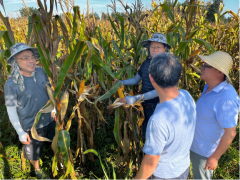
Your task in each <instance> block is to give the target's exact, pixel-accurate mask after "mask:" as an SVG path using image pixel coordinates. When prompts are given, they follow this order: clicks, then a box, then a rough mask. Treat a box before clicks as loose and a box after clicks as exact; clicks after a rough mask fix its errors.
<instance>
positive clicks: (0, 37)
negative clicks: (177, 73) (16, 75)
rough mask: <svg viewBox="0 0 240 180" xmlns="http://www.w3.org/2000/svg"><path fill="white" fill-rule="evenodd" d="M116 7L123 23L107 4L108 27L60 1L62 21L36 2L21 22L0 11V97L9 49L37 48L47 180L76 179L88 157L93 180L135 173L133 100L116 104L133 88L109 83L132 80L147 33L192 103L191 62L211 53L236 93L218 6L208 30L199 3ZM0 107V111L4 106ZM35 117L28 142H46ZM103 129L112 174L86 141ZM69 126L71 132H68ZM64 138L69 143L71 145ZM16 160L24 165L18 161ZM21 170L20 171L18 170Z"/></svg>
mask: <svg viewBox="0 0 240 180" xmlns="http://www.w3.org/2000/svg"><path fill="white" fill-rule="evenodd" d="M118 2H119V3H120V4H121V6H122V8H123V10H124V13H125V15H126V18H124V17H123V16H121V15H119V14H117V11H116V2H115V0H114V1H112V4H111V5H108V7H109V8H110V9H111V10H112V11H113V12H114V13H115V14H116V17H117V18H115V19H114V18H112V17H111V16H110V15H108V20H96V19H95V17H94V16H93V17H92V18H89V10H88V11H87V12H88V14H87V15H86V17H85V16H84V14H82V13H81V12H80V8H79V7H78V6H75V5H74V1H64V2H62V1H61V0H59V3H60V5H61V8H62V10H63V14H62V15H53V8H54V6H55V5H56V3H57V2H56V1H54V0H50V1H46V0H44V4H42V2H41V1H40V0H37V4H38V7H39V12H38V13H36V14H32V15H29V17H28V18H20V17H19V18H8V17H4V16H3V13H2V12H0V18H1V22H0V50H1V54H0V68H1V72H0V75H1V79H0V95H1V97H2V96H3V94H4V83H5V82H6V80H7V76H8V75H9V73H10V71H11V67H10V66H9V65H8V64H7V63H6V59H7V58H8V57H9V56H10V55H11V52H10V47H11V46H12V45H14V44H15V43H17V42H23V43H26V44H28V45H29V46H33V47H37V48H38V51H39V53H40V60H39V62H38V66H40V67H42V68H44V70H45V71H46V73H47V75H48V77H49V80H50V83H51V87H47V90H48V94H49V97H50V100H49V102H48V103H47V104H46V106H45V107H43V109H42V110H41V111H40V112H39V113H46V112H49V111H50V110H51V109H52V108H53V107H55V109H56V111H57V113H56V122H57V128H56V135H55V137H54V139H53V141H52V149H53V151H54V157H53V159H52V164H51V165H52V177H53V178H61V179H64V178H72V179H75V178H80V177H79V176H80V175H79V174H84V170H82V172H79V170H78V172H76V169H78V167H84V165H85V164H86V163H88V161H91V162H92V163H94V162H95V161H96V157H95V156H94V155H97V156H98V158H100V159H99V161H100V164H101V167H102V168H103V172H104V174H103V177H101V178H105V179H116V177H118V178H130V174H131V173H136V172H137V171H138V170H139V168H140V163H141V160H142V158H143V151H142V148H143V137H142V132H141V125H142V122H143V120H144V113H143V107H142V105H141V99H140V100H139V101H138V102H136V103H134V104H132V105H128V106H124V105H123V104H122V103H120V102H119V99H120V98H122V97H124V96H128V95H137V94H140V89H141V85H135V86H129V87H124V86H122V84H121V83H120V82H116V83H114V79H120V80H124V79H129V78H132V77H134V75H135V74H136V73H137V71H138V69H139V67H140V65H141V64H142V62H143V61H144V60H145V59H146V56H147V50H146V49H144V48H142V47H141V44H140V42H141V41H143V40H147V39H149V38H150V37H151V35H152V34H153V33H154V32H161V33H163V34H166V35H167V41H168V43H169V44H170V45H171V46H172V49H171V50H170V53H173V54H175V55H176V56H178V57H179V60H180V62H181V63H182V66H183V73H182V76H181V78H180V81H179V84H178V86H179V88H182V89H186V90H187V91H189V92H190V93H191V95H192V96H193V98H194V99H195V100H197V99H198V98H199V96H200V95H201V91H202V88H203V85H204V82H203V81H202V80H200V76H199V75H198V73H199V66H200V64H199V62H200V61H199V59H198V58H197V56H196V55H197V54H203V55H204V54H210V53H212V52H215V51H216V50H220V51H225V52H228V53H229V54H230V55H231V56H232V58H233V61H234V66H233V68H232V70H231V72H230V77H231V80H232V82H233V86H234V87H235V89H236V90H237V91H238V92H239V64H238V59H239V17H238V16H237V14H235V13H234V12H232V11H226V12H223V5H221V6H220V9H219V11H220V14H219V15H218V14H215V20H216V21H215V23H209V22H208V21H207V20H206V13H207V11H206V8H205V7H204V6H203V4H204V2H203V1H200V0H190V2H189V3H188V4H186V5H185V6H183V5H181V6H177V0H176V1H175V3H174V4H173V5H172V6H168V5H167V4H166V3H165V2H164V3H160V2H156V1H152V10H144V9H143V4H142V2H141V0H137V1H136V2H135V3H134V4H131V5H128V4H124V3H123V2H122V1H121V0H118ZM25 7H26V8H27V6H26V5H25ZM225 14H229V15H231V17H232V18H231V19H230V21H229V22H227V23H224V22H223V20H222V19H223V17H224V15H225ZM1 103H2V106H3V105H4V102H3V101H2V102H1ZM4 111H6V110H5V109H4ZM4 114H6V112H5V113H4ZM39 117H40V116H38V115H37V116H36V118H35V123H34V126H33V128H32V133H33V135H34V136H35V139H38V140H44V141H48V139H42V137H40V136H38V134H37V133H36V130H35V125H36V124H37V122H38V121H39ZM111 122H113V124H114V128H113V129H112V130H111V133H112V135H113V136H114V139H115V146H116V147H115V149H116V156H115V158H114V159H113V162H114V163H113V164H112V167H111V168H110V169H113V172H112V173H109V172H107V170H106V168H105V166H106V165H104V163H103V162H102V160H101V157H100V154H99V153H97V152H96V151H95V150H94V149H95V144H96V142H95V141H94V139H95V136H96V132H97V131H98V129H99V128H103V129H104V131H106V129H105V126H106V125H107V124H109V123H111ZM73 123H74V124H77V126H72V124H73ZM73 133H75V134H73ZM70 136H71V137H73V136H74V140H71V143H70ZM72 141H74V142H72ZM73 143H74V144H75V146H72V144H73ZM22 159H23V164H24V163H25V161H24V157H23V158H22ZM61 164H62V165H63V166H61ZM105 164H106V163H105ZM22 167H23V171H25V166H24V165H22ZM56 167H58V169H59V171H57V168H56ZM82 169H83V168H82ZM223 178H224V177H223Z"/></svg>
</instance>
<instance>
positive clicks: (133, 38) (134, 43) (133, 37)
mask: <svg viewBox="0 0 240 180" xmlns="http://www.w3.org/2000/svg"><path fill="white" fill-rule="evenodd" d="M130 36H131V39H132V42H133V47H134V49H135V50H136V49H137V42H136V38H135V36H134V34H133V33H132V32H130Z"/></svg>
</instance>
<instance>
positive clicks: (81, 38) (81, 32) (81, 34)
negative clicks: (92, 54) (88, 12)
mask: <svg viewBox="0 0 240 180" xmlns="http://www.w3.org/2000/svg"><path fill="white" fill-rule="evenodd" d="M84 31H85V20H84V16H83V15H82V22H81V31H80V37H79V40H80V41H82V40H83V38H84Z"/></svg>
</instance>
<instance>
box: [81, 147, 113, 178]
mask: <svg viewBox="0 0 240 180" xmlns="http://www.w3.org/2000/svg"><path fill="white" fill-rule="evenodd" d="M90 152H91V153H94V154H95V155H96V156H97V157H98V159H99V161H100V164H101V166H102V169H103V172H104V175H105V177H106V179H109V178H108V175H107V171H106V168H105V166H104V165H103V163H102V159H101V156H100V154H98V152H97V151H96V150H94V149H88V150H86V151H84V153H83V154H87V153H90Z"/></svg>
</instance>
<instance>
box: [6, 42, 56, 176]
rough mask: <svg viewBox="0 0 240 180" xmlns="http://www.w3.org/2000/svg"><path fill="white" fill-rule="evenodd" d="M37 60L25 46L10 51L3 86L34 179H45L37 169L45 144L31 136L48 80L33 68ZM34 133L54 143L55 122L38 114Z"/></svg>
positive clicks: (33, 52)
mask: <svg viewBox="0 0 240 180" xmlns="http://www.w3.org/2000/svg"><path fill="white" fill-rule="evenodd" d="M37 58H39V53H38V50H37V48H32V47H29V46H28V45H26V44H24V43H17V44H15V45H14V46H12V47H11V56H10V57H9V58H8V59H7V63H8V64H11V66H12V71H11V75H10V76H9V78H8V80H7V82H6V83H5V86H4V96H5V105H6V107H7V112H8V116H9V119H10V121H11V123H12V125H13V127H14V129H15V130H16V131H17V133H18V135H19V140H20V141H21V143H22V144H23V149H24V153H25V157H26V159H29V160H30V162H31V164H32V165H33V166H34V168H35V174H36V176H37V178H47V177H48V176H47V175H46V174H45V173H44V172H43V171H42V170H41V169H40V166H39V158H40V155H41V153H42V147H43V143H44V142H41V141H37V140H35V139H33V138H32V135H31V128H32V126H33V123H34V119H35V116H36V114H37V113H38V112H39V110H40V109H42V107H43V106H44V105H45V104H46V103H47V101H48V100H49V96H48V93H47V89H46V84H49V81H48V77H47V75H46V73H45V71H44V69H42V68H39V67H36V59H37ZM36 130H37V133H38V135H40V136H42V137H46V138H48V139H53V137H54V135H55V121H54V120H53V118H52V117H51V113H44V114H41V117H40V120H39V122H38V124H37V125H36Z"/></svg>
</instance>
